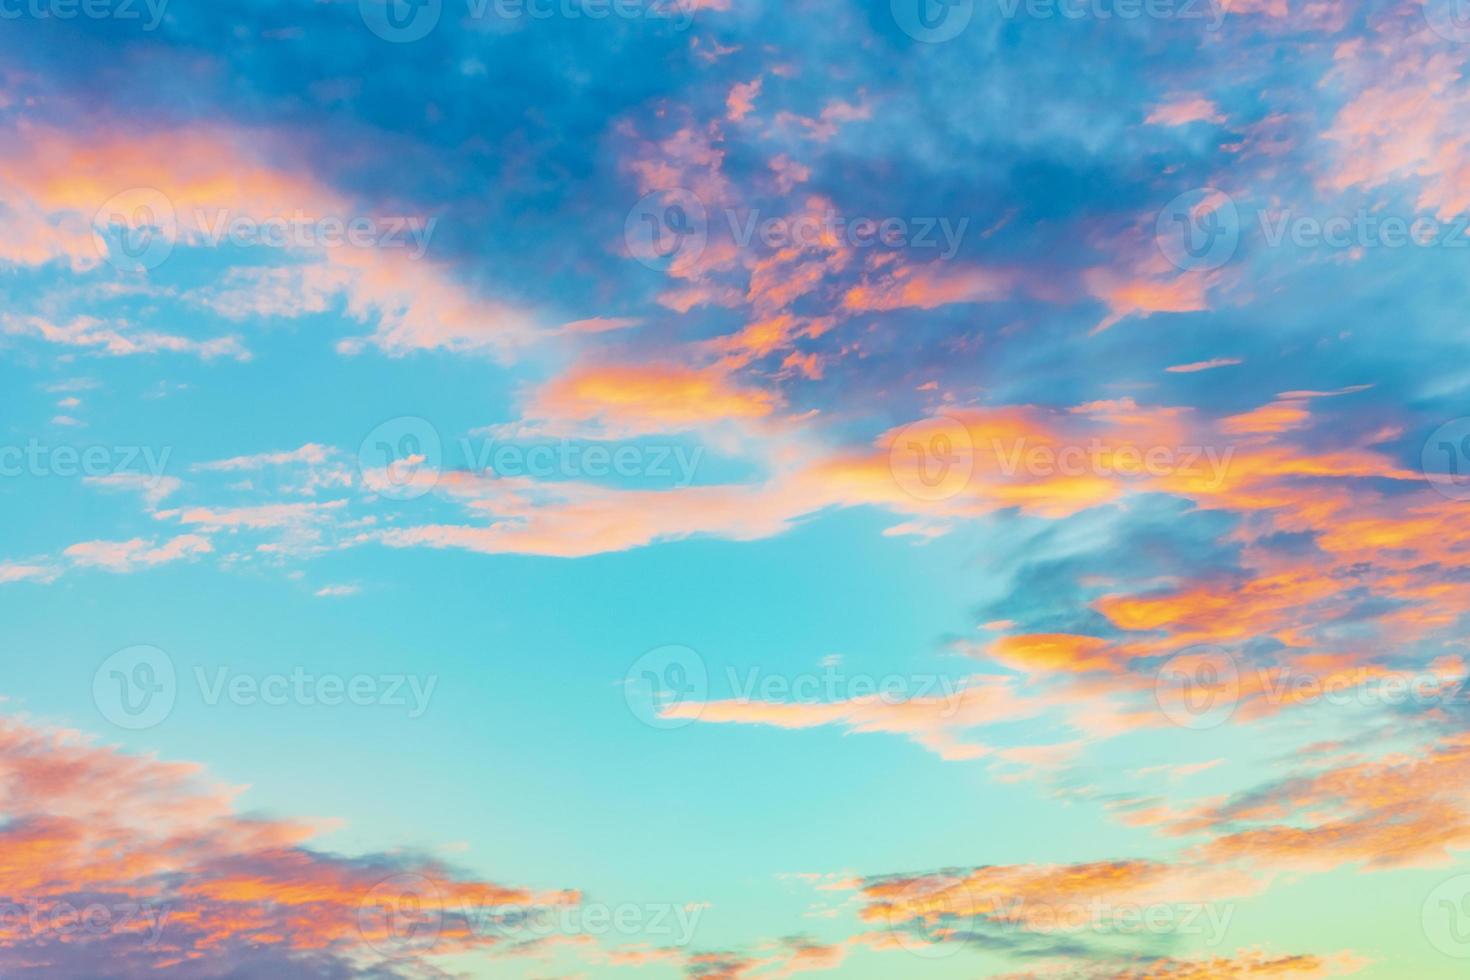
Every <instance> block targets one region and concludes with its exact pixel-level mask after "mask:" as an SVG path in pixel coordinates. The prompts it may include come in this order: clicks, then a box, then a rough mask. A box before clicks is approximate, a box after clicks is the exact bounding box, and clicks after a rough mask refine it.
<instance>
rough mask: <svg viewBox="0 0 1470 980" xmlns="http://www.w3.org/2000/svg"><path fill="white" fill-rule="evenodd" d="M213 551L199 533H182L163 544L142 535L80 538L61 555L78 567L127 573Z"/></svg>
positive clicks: (206, 539) (211, 546)
mask: <svg viewBox="0 0 1470 980" xmlns="http://www.w3.org/2000/svg"><path fill="white" fill-rule="evenodd" d="M213 551H214V546H213V545H212V544H210V541H209V539H208V538H206V537H203V536H202V535H198V534H181V535H178V536H177V537H174V538H169V539H168V540H166V541H164V542H163V543H162V544H158V543H156V542H155V541H152V540H146V539H144V538H132V539H130V540H128V541H83V542H81V543H79V544H74V545H72V546H71V547H69V548H67V549H66V550H65V551H64V552H62V554H64V555H65V556H66V557H67V558H68V559H70V560H71V562H72V563H73V564H74V565H76V566H78V567H80V568H100V569H102V570H103V571H107V572H116V573H120V574H126V573H128V572H135V571H138V570H139V569H142V568H151V567H153V566H154V565H166V564H168V563H170V562H175V561H185V560H188V559H192V558H197V557H198V556H200V555H207V554H210V553H211V552H213Z"/></svg>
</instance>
